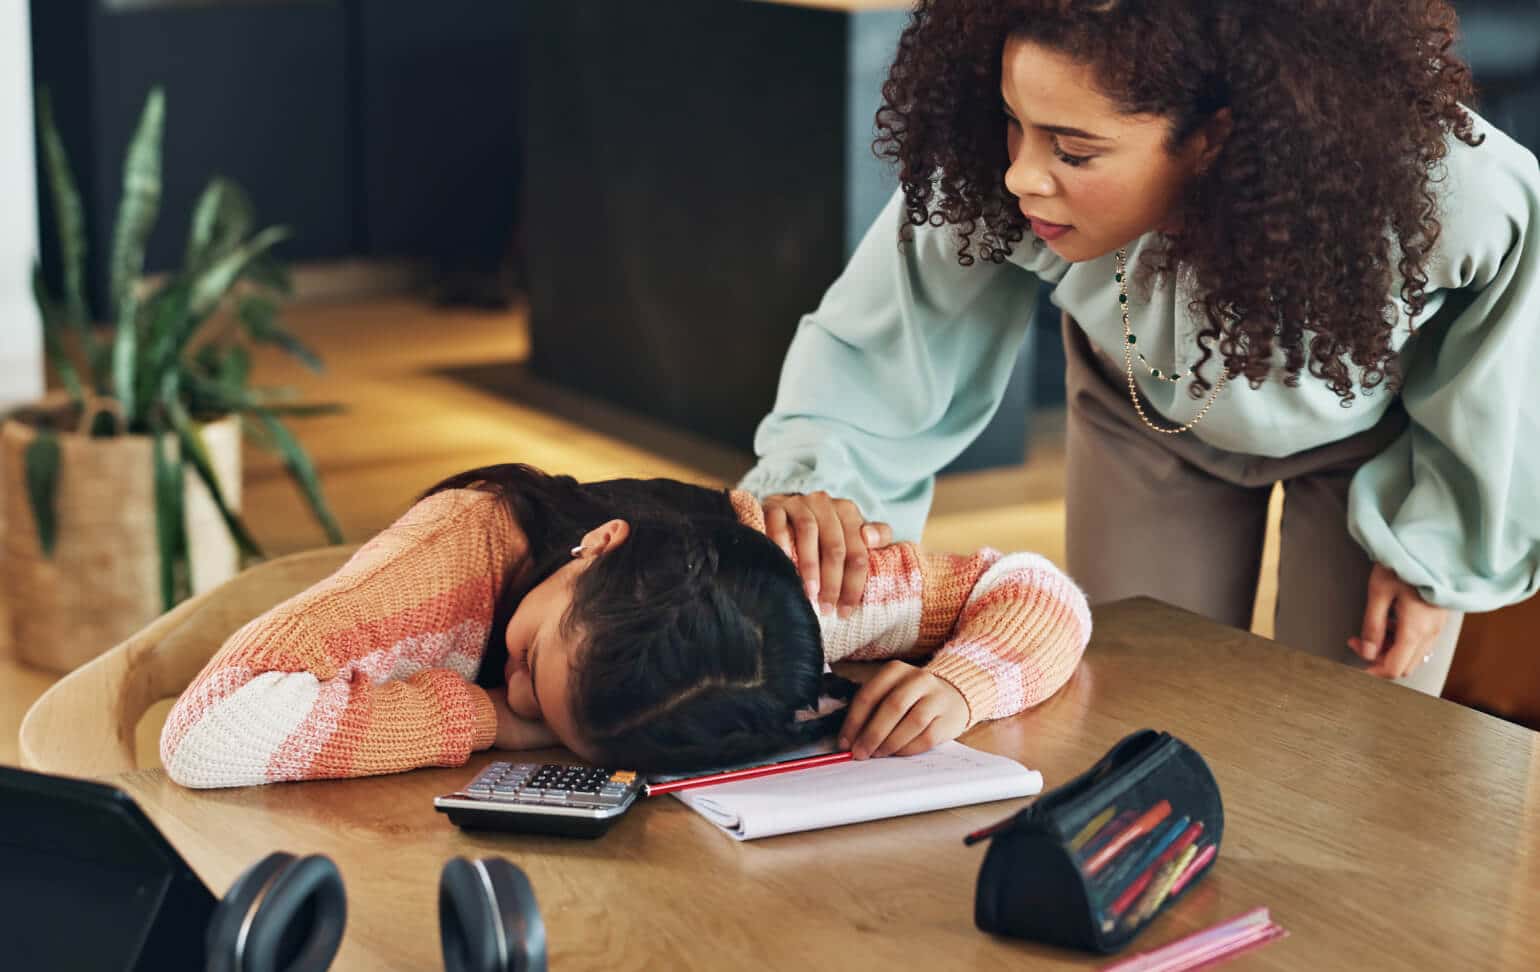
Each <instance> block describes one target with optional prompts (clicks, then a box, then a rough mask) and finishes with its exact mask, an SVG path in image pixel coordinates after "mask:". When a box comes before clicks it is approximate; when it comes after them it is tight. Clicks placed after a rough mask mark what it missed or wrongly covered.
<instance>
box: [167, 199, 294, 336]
mask: <svg viewBox="0 0 1540 972" xmlns="http://www.w3.org/2000/svg"><path fill="white" fill-rule="evenodd" d="M288 236H289V230H288V229H287V228H286V227H283V226H269V227H268V228H267V229H265V230H263V231H262V232H260V233H258V234H257V235H256V236H253V237H252V238H251V239H249V240H247V241H246V242H244V243H242V244H241V245H239V246H237V247H235V248H234V249H233V250H231V251H230V252H228V253H226V254H224V255H222V256H220V257H219V258H218V259H216V260H215V261H214V262H213V263H211V264H209V265H208V266H207V267H205V268H204V269H203V270H202V271H200V272H198V273H197V274H196V275H195V276H194V277H193V279H192V283H191V287H192V307H191V313H192V316H193V319H194V320H198V321H201V320H203V318H205V317H207V316H208V315H209V314H210V313H212V312H213V311H214V308H216V307H218V306H219V302H220V301H221V300H224V298H225V295H226V294H227V293H229V292H230V288H231V287H233V286H235V282H236V281H237V280H239V279H240V278H241V275H242V274H243V273H245V272H246V269H247V267H248V266H249V265H250V264H251V262H252V261H253V260H255V259H256V258H257V257H259V256H261V255H262V254H264V253H266V252H267V251H268V250H270V249H272V248H273V247H274V246H276V245H278V244H279V243H281V242H283V241H284V240H285V239H287V238H288ZM189 337H191V335H189Z"/></svg>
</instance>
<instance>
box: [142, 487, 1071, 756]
mask: <svg viewBox="0 0 1540 972" xmlns="http://www.w3.org/2000/svg"><path fill="white" fill-rule="evenodd" d="M868 566H869V571H868V576H867V579H866V582H865V592H864V596H863V597H862V599H861V601H860V603H859V605H858V606H857V607H856V609H855V610H854V611H853V612H845V613H844V615H843V616H842V615H839V614H832V613H825V614H819V613H818V612H817V611H816V610H815V609H814V606H813V604H812V602H811V601H810V600H809V598H808V596H807V592H806V590H805V588H804V586H803V583H802V580H801V578H800V577H799V575H798V573H797V568H796V564H795V562H794V560H793V559H792V557H791V556H788V554H787V553H786V552H785V551H783V549H782V548H780V547H778V546H776V545H775V544H774V543H772V542H771V541H770V540H769V539H767V538H766V537H765V534H764V515H763V512H762V510H761V508H760V506H759V504H758V503H757V502H756V501H755V500H754V499H753V498H751V497H750V496H749V495H748V494H746V493H742V492H731V493H729V492H728V491H726V490H720V489H710V488H707V487H702V486H694V485H690V484H687V483H681V482H677V481H672V480H664V479H654V480H638V479H616V480H608V481H604V482H594V483H579V482H577V481H576V480H574V479H573V478H571V477H569V476H549V475H546V474H544V473H542V472H540V471H538V470H535V469H533V468H530V467H528V466H523V465H516V464H508V465H498V466H488V467H485V468H482V469H474V470H471V471H469V472H465V473H462V474H460V475H458V476H454V477H451V478H450V479H447V480H445V481H444V482H442V483H439V484H438V485H437V486H435V487H433V488H432V489H431V490H429V491H428V493H427V494H426V495H425V496H424V498H423V499H421V500H420V501H419V502H418V503H417V504H416V505H415V506H413V507H412V508H411V509H410V510H408V511H407V512H406V514H405V515H404V516H402V517H401V519H400V520H398V521H397V522H396V523H395V524H394V525H392V526H391V527H390V528H389V529H387V530H385V531H384V532H383V533H381V534H379V535H378V536H376V537H375V538H374V539H372V540H370V541H369V542H368V543H366V544H364V545H363V546H362V547H361V548H360V549H359V550H358V552H357V553H355V554H354V555H353V557H352V558H351V559H350V560H349V561H348V562H347V563H346V564H345V565H344V566H343V567H342V568H341V569H340V570H338V571H337V572H336V573H335V574H333V575H332V576H330V577H328V578H326V579H325V580H323V581H321V582H320V583H318V584H316V585H315V586H313V587H311V588H310V589H308V590H306V591H304V592H302V593H300V594H298V595H296V596H294V597H292V598H290V599H289V600H287V601H285V602H283V603H281V604H279V605H277V606H276V607H274V608H272V609H271V610H269V611H268V612H267V613H265V614H263V615H262V616H260V617H258V618H256V619H254V620H253V621H251V622H250V623H248V624H247V625H246V626H245V627H243V628H241V629H240V630H239V631H237V632H236V633H235V634H234V635H233V636H231V638H230V639H229V640H228V641H227V642H226V643H225V644H224V646H223V647H222V648H221V649H220V650H219V651H218V652H217V653H216V654H215V655H214V657H213V659H212V660H211V661H210V662H209V664H208V665H207V667H205V668H204V670H203V671H202V672H201V673H200V674H199V675H198V677H197V678H196V679H194V680H193V683H192V684H191V685H190V686H189V687H188V688H187V690H186V691H185V692H184V693H183V694H182V696H181V698H180V699H179V700H178V701H177V703H176V705H175V707H174V708H173V709H172V711H171V714H170V716H169V717H168V719H167V722H166V726H165V729H164V731H163V732H162V735H161V759H162V761H163V762H164V764H165V767H166V771H167V773H168V774H169V775H170V777H171V778H172V779H173V780H176V781H177V782H178V783H181V784H183V785H185V786H193V787H216V786H244V785H249V784H255V783H269V782H275V781H280V780H301V779H322V778H336V777H351V776H366V775H372V774H377V773H391V772H398V771H401V770H408V769H413V768H416V767H419V766H458V765H460V764H462V763H464V762H465V760H466V759H467V757H468V756H469V755H470V753H472V752H474V751H475V750H478V749H486V748H489V747H496V748H500V749H529V748H539V747H545V746H550V745H554V744H557V743H560V744H561V745H564V746H566V747H567V748H568V749H570V750H572V751H573V752H574V753H576V754H578V755H579V756H581V757H583V758H584V759H587V760H589V761H592V762H594V763H596V764H599V765H603V766H611V767H617V768H619V767H624V768H630V769H637V770H642V771H653V772H664V771H674V772H688V771H692V770H697V769H703V768H706V767H710V766H717V765H722V764H727V763H735V762H741V761H746V760H752V759H756V758H759V757H762V756H766V755H770V754H772V753H775V752H778V751H781V750H784V749H787V748H790V747H792V746H796V745H800V744H802V743H805V742H809V741H812V740H813V739H816V738H818V737H819V736H821V735H825V734H827V733H828V732H830V731H832V729H833V727H834V725H836V724H839V723H841V722H842V726H841V728H840V741H841V745H842V746H846V747H849V748H852V749H854V750H855V752H856V755H857V757H858V758H864V757H866V756H885V755H892V754H899V755H908V754H912V753H918V752H923V751H924V750H926V749H929V748H931V747H932V746H935V745H937V744H939V743H941V742H945V741H947V740H950V739H953V738H955V737H956V736H957V735H958V734H960V733H962V732H963V731H964V730H966V729H968V728H970V727H971V726H973V725H975V724H977V723H979V722H981V721H984V720H987V719H998V718H1002V717H1004V716H1009V715H1014V714H1015V713H1017V712H1020V711H1022V710H1023V709H1026V708H1028V707H1030V706H1033V705H1036V704H1037V703H1039V702H1041V701H1043V700H1044V699H1046V698H1048V697H1049V696H1051V695H1052V694H1053V693H1054V692H1055V691H1057V690H1058V689H1059V687H1060V686H1062V685H1063V684H1064V683H1065V682H1066V681H1067V680H1068V679H1069V676H1070V674H1071V673H1072V672H1073V671H1074V669H1075V667H1076V665H1077V663H1078V662H1079V659H1080V656H1081V654H1082V652H1083V651H1084V649H1085V644H1086V641H1087V639H1088V637H1089V635H1090V628H1091V621H1090V614H1089V612H1088V610H1087V607H1086V602H1085V598H1084V597H1083V596H1082V595H1081V593H1080V591H1079V589H1078V588H1077V587H1076V586H1075V585H1074V584H1073V583H1071V582H1070V581H1069V579H1068V578H1066V577H1065V576H1064V575H1063V574H1062V573H1061V572H1060V571H1059V570H1058V569H1056V568H1055V567H1054V566H1053V565H1052V564H1050V563H1049V562H1048V561H1046V560H1044V559H1043V558H1042V557H1039V556H1037V555H1034V554H1011V555H1002V554H1000V553H999V552H997V551H994V550H990V549H987V548H986V549H984V550H980V551H979V552H978V553H976V554H973V555H972V556H957V555H950V554H926V553H923V552H922V551H920V550H919V549H918V548H916V547H915V545H914V544H910V543H902V544H895V545H891V546H887V547H881V548H877V549H873V550H872V551H870V562H869V565H868ZM927 656H929V660H928V661H926V662H925V663H924V664H923V667H922V666H920V665H918V664H912V663H911V660H913V661H914V662H919V661H920V660H922V659H924V658H925V657H927ZM842 659H847V660H873V659H896V660H894V661H890V662H889V663H888V664H887V666H885V667H883V668H882V669H880V670H879V671H878V672H877V674H876V675H875V676H874V677H873V678H872V679H871V680H870V681H868V682H867V683H866V684H865V685H864V686H863V687H862V688H861V689H860V690H859V691H858V692H857V693H856V694H855V697H854V698H853V699H852V701H851V703H850V705H849V707H848V708H847V709H846V710H844V711H843V712H840V713H836V714H835V715H833V716H831V717H826V718H817V719H815V718H809V717H808V716H810V715H811V714H813V710H814V708H815V707H816V706H817V704H818V701H819V697H820V689H821V686H823V685H824V684H825V676H824V674H823V673H824V665H825V662H826V661H828V662H832V661H838V660H842ZM897 659H902V660H897ZM799 714H800V716H801V717H800V718H799Z"/></svg>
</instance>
